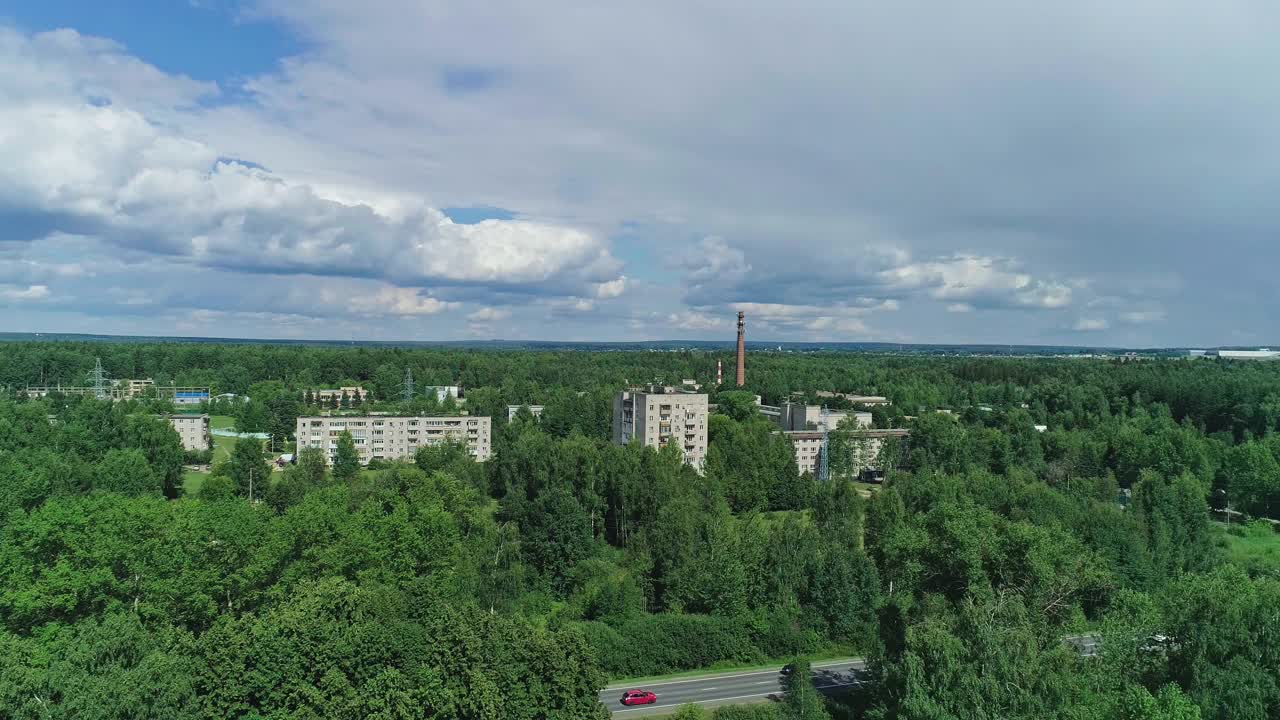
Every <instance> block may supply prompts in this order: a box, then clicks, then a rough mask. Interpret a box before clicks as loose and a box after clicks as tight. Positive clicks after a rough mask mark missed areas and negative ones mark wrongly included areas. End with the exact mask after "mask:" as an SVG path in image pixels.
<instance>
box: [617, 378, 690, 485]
mask: <svg viewBox="0 0 1280 720" xmlns="http://www.w3.org/2000/svg"><path fill="white" fill-rule="evenodd" d="M652 390H653V391H652V392H645V391H634V390H627V391H623V392H620V393H618V394H617V395H615V396H614V398H613V441H614V442H615V443H618V444H620V445H626V444H627V443H629V442H631V441H632V440H638V441H639V442H640V443H641V444H643V445H645V446H647V447H653V448H663V447H666V446H667V445H671V444H675V445H676V446H678V447H679V448H680V450H681V452H683V453H684V461H685V463H687V464H688V465H691V466H693V468H694V469H695V470H697V471H698V472H702V466H703V463H705V462H706V459H707V395H706V393H690V392H680V391H678V390H674V389H672V388H661V387H658V388H652Z"/></svg>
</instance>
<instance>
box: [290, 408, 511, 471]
mask: <svg viewBox="0 0 1280 720" xmlns="http://www.w3.org/2000/svg"><path fill="white" fill-rule="evenodd" d="M343 431H346V432H349V433H351V439H352V440H353V441H354V442H355V446H356V450H357V451H358V452H359V453H360V462H361V463H362V464H368V463H369V461H370V460H396V459H401V458H411V457H413V455H414V453H415V452H417V451H418V448H421V447H427V446H431V445H439V444H442V443H446V442H460V443H464V444H465V445H466V446H467V448H468V449H469V450H470V451H471V456H472V457H474V458H475V459H476V460H477V461H478V462H484V461H486V460H488V459H489V458H490V457H491V456H492V454H493V445H492V421H491V420H490V418H489V417H487V416H474V417H473V416H470V415H447V416H441V417H419V416H392V415H358V416H356V415H335V416H328V415H321V416H318V417H300V418H298V426H297V435H296V436H297V438H298V449H299V450H301V449H302V448H307V447H312V448H320V449H321V450H324V452H325V455H327V456H328V458H329V461H330V462H332V461H333V456H334V454H335V453H336V452H337V449H338V437H339V436H340V435H341V434H342V433H343Z"/></svg>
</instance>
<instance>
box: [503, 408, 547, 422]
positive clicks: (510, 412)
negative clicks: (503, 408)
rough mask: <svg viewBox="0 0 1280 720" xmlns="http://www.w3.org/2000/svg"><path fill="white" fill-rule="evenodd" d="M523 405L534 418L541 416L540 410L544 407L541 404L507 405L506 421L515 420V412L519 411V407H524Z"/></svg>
mask: <svg viewBox="0 0 1280 720" xmlns="http://www.w3.org/2000/svg"><path fill="white" fill-rule="evenodd" d="M525 407H527V408H529V413H530V414H531V415H533V417H534V418H535V419H536V418H540V417H542V410H543V408H544V406H543V405H508V406H507V422H511V421H512V420H515V419H516V413H518V412H520V408H525Z"/></svg>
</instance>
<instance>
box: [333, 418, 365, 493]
mask: <svg viewBox="0 0 1280 720" xmlns="http://www.w3.org/2000/svg"><path fill="white" fill-rule="evenodd" d="M359 476H360V452H359V451H358V450H356V442H355V440H354V439H353V438H352V437H351V433H350V432H349V431H347V430H343V431H342V434H340V435H338V447H337V450H336V452H335V453H334V455H333V477H334V479H335V480H338V481H340V482H345V483H350V482H352V481H354V480H355V479H356V478H357V477H359Z"/></svg>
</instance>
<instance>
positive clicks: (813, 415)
mask: <svg viewBox="0 0 1280 720" xmlns="http://www.w3.org/2000/svg"><path fill="white" fill-rule="evenodd" d="M756 407H758V408H759V409H760V414H761V415H763V416H765V417H766V418H768V419H770V420H772V421H773V422H774V423H775V424H776V425H777V426H778V428H779V429H781V430H782V431H783V432H803V431H806V430H817V431H819V432H821V431H822V430H826V431H828V432H830V431H832V430H835V429H836V428H838V427H840V424H841V423H843V422H844V421H845V419H846V418H852V421H853V423H854V426H855V427H857V428H869V427H871V413H869V412H863V411H855V410H828V409H824V408H822V407H820V406H818V405H801V404H800V403H784V404H782V405H763V404H761V402H760V398H759V396H757V397H756Z"/></svg>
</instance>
